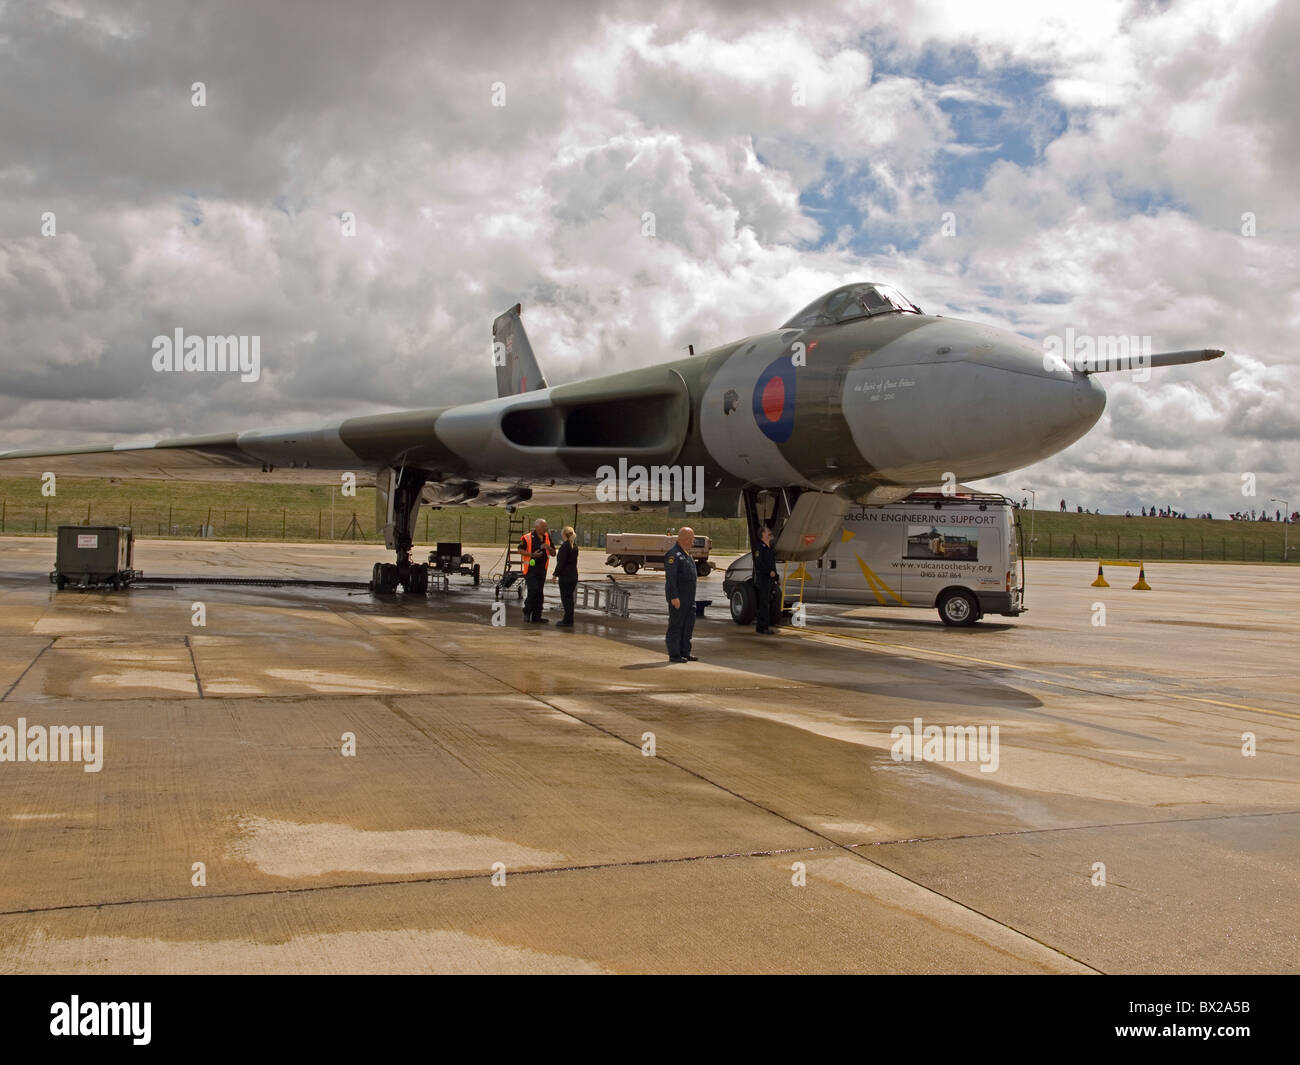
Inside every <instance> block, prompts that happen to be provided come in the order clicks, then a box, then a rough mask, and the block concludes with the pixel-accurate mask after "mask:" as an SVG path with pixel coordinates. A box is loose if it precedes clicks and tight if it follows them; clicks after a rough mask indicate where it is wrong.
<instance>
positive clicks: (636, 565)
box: [623, 561, 641, 577]
mask: <svg viewBox="0 0 1300 1065" xmlns="http://www.w3.org/2000/svg"><path fill="white" fill-rule="evenodd" d="M640 568H641V563H640V562H631V561H628V562H624V563H623V572H624V573H626V574H627V575H628V576H629V577H635V576H636V571H637V570H639V569H640Z"/></svg>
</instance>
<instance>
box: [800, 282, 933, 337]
mask: <svg viewBox="0 0 1300 1065" xmlns="http://www.w3.org/2000/svg"><path fill="white" fill-rule="evenodd" d="M899 313H902V314H920V313H921V308H920V307H918V306H917V305H916V304H915V303H913V302H912V301H911V300H909V299H907V298H906V297H904V296H903V294H902V293H901V292H899V291H898V289H896V288H894V286H893V285H881V284H877V283H876V282H874V281H866V282H862V281H860V282H858V283H857V284H856V285H845V286H843V287H842V288H837V289H835V290H834V291H831V292H828V293H826V294H825V295H824V296H820V297H818V298H817V299H815V300H813V302H812V303H810V304H808V306H807V307H805V308H804V309H803V310H802V311H800V312H799V313H798V314H796V315H795V316H794V317H793V318H791V319H790V320H789V321H788V322H786V323H785V324H784V325H783V326H781V328H782V329H811V328H812V327H813V326H818V325H839V324H840V323H841V322H850V321H853V320H854V319H857V318H874V317H875V316H876V315H878V314H899Z"/></svg>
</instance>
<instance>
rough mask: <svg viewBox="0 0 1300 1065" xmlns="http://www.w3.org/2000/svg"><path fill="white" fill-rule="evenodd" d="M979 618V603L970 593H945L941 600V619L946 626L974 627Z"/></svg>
mask: <svg viewBox="0 0 1300 1065" xmlns="http://www.w3.org/2000/svg"><path fill="white" fill-rule="evenodd" d="M979 616H980V607H979V603H978V602H976V601H975V597H974V596H973V595H971V594H970V592H964V591H953V592H945V593H944V594H943V596H942V597H941V598H940V599H939V617H940V618H941V619H942V620H943V623H944V624H945V625H960V626H966V625H974V624H975V622H976V621H978V620H979Z"/></svg>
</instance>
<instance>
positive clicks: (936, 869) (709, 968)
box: [0, 538, 1300, 973]
mask: <svg viewBox="0 0 1300 1065" xmlns="http://www.w3.org/2000/svg"><path fill="white" fill-rule="evenodd" d="M53 551H54V545H53V541H52V540H42V539H22V538H0V696H2V697H0V703H2V704H3V705H0V972H4V973H13V972H57V973H74V972H75V973H83V972H84V973H102V972H429V971H435V972H908V973H936V972H993V973H1027V972H1106V973H1124V972H1157V973H1177V972H1197V973H1199V972H1296V971H1300V932H1298V931H1297V930H1298V929H1300V757H1298V756H1300V694H1298V693H1297V684H1296V677H1297V673H1298V672H1300V670H1298V669H1297V667H1298V666H1300V607H1298V606H1297V593H1298V592H1300V576H1297V573H1300V571H1297V570H1294V569H1288V568H1286V567H1282V566H1213V565H1200V564H1181V563H1180V564H1155V565H1153V566H1150V567H1148V569H1147V579H1148V581H1149V582H1150V584H1151V586H1152V591H1149V592H1145V591H1134V590H1132V589H1131V588H1130V587H1129V585H1130V584H1131V583H1132V581H1131V579H1127V580H1126V579H1124V578H1125V577H1128V578H1131V577H1132V576H1133V574H1132V573H1131V572H1130V571H1117V572H1115V573H1112V572H1108V577H1109V578H1110V580H1111V584H1112V587H1111V588H1109V589H1097V588H1092V587H1090V586H1089V582H1090V581H1091V580H1092V578H1093V576H1094V575H1095V572H1096V569H1095V562H1094V563H1092V564H1091V566H1090V565H1089V564H1087V563H1082V562H1080V563H1071V562H1031V563H1030V565H1029V584H1028V589H1029V590H1028V605H1029V607H1030V612H1029V613H1027V614H1025V615H1023V616H1022V617H1020V618H1017V619H1006V618H995V617H990V618H988V619H986V620H985V621H984V622H982V623H981V624H979V625H978V626H975V627H974V628H972V629H948V628H945V627H944V626H942V625H941V624H940V622H939V619H938V617H937V615H936V614H935V613H934V612H933V611H923V610H908V611H903V610H886V609H879V608H868V609H861V610H848V609H846V608H835V607H810V608H809V616H808V625H807V626H806V627H804V628H795V627H790V626H787V627H785V628H783V629H781V630H780V632H779V635H777V636H775V637H771V638H764V637H758V636H756V635H755V634H754V633H753V630H752V629H746V628H741V627H739V626H737V625H735V624H733V623H732V621H731V620H730V618H729V617H728V615H727V611H726V603H725V601H724V598H723V595H722V589H721V584H722V575H721V572H718V573H716V574H714V575H713V576H711V577H709V578H708V579H707V580H705V581H703V582H702V583H701V585H700V588H701V598H712V600H713V605H712V606H711V607H709V608H708V609H707V611H706V616H705V617H704V618H703V619H701V620H700V621H699V622H697V625H696V643H695V653H696V654H697V655H698V656H699V657H700V659H701V661H699V662H696V663H689V664H681V665H670V664H669V663H668V661H667V657H666V654H665V651H664V644H663V631H664V620H665V613H664V606H663V593H662V576H661V575H656V574H641V575H638V576H637V577H634V578H628V577H625V576H623V575H622V573H621V572H619V573H617V574H616V578H617V580H618V582H619V584H620V585H621V586H623V587H625V588H628V589H631V590H632V591H633V596H632V612H631V616H630V617H627V618H618V617H607V616H605V615H604V614H602V613H599V612H596V611H592V610H589V611H586V612H583V611H580V612H579V616H578V623H577V625H576V627H575V628H574V629H573V630H571V631H566V630H562V629H561V630H557V629H556V628H555V626H554V624H551V625H547V626H533V625H526V624H523V623H522V617H521V612H520V609H519V606H520V604H519V601H518V600H517V599H516V598H514V593H513V590H512V591H510V592H507V593H506V596H505V603H506V609H505V622H506V624H505V625H504V626H502V627H496V626H494V625H493V624H492V617H493V609H494V593H493V589H492V588H491V586H490V585H489V584H488V583H487V582H485V583H484V584H483V585H482V586H481V587H480V588H478V589H474V588H472V587H471V586H470V583H469V581H468V579H466V578H457V577H453V578H452V581H451V587H450V590H449V591H447V592H446V593H439V592H435V593H433V594H431V595H429V596H428V597H427V598H419V599H413V598H407V597H404V596H401V595H399V596H396V597H392V598H389V599H387V600H380V599H376V598H375V597H372V596H371V595H369V594H368V593H365V592H360V591H348V590H345V589H335V588H298V587H242V586H210V585H198V584H186V583H184V582H183V581H176V582H174V583H172V584H170V585H167V584H164V585H159V586H150V587H138V588H133V589H131V590H129V591H127V592H123V593H117V594H113V593H108V592H99V591H64V592H59V593H56V592H55V591H54V589H53V587H52V586H51V585H50V584H49V582H48V579H47V574H48V572H49V570H50V568H51V567H52V564H53ZM476 554H478V555H479V557H480V561H481V562H484V563H485V565H484V569H485V572H486V571H488V570H489V569H490V568H492V562H493V560H495V559H496V558H498V557H499V555H500V549H499V548H498V549H496V550H495V551H493V550H492V549H490V548H483V549H481V550H479V551H476ZM385 558H386V556H385V554H384V552H383V551H382V549H380V548H376V547H374V546H373V545H372V546H365V545H361V546H353V545H340V544H330V545H280V544H233V543H201V544H196V543H192V542H190V543H168V542H154V541H145V542H142V543H140V544H139V545H138V546H137V555H136V565H137V566H138V567H139V568H140V569H142V570H144V571H145V572H146V573H148V574H149V575H151V576H156V577H163V576H172V575H186V576H199V575H210V576H240V575H246V576H262V577H297V578H304V579H317V580H319V579H332V580H363V579H365V577H366V576H367V575H368V574H369V570H370V566H371V564H372V563H373V562H375V561H383V560H385ZM723 561H724V562H725V559H724V560H723ZM601 562H603V555H601V554H600V553H599V552H597V551H595V550H589V551H587V552H585V553H584V555H583V563H584V580H590V581H591V582H593V583H607V576H606V573H607V571H606V570H605V568H604V567H603V566H602V565H601V564H600V563H601ZM1121 574H1122V575H1121ZM198 604H201V609H199V606H198ZM1098 604H1102V605H1104V608H1105V611H1104V622H1105V624H1098V623H1097V622H1098V620H1099V619H1101V618H1102V614H1101V611H1100V610H1099V609H1098ZM548 605H550V606H551V607H555V606H557V605H558V596H557V595H556V593H555V591H554V589H553V587H551V588H548ZM199 615H202V617H201V620H202V621H203V622H204V623H203V624H202V625H195V624H194V623H193V622H194V621H195V620H196V617H198V616H199ZM550 616H551V618H552V621H554V620H555V619H557V618H558V614H557V613H552V614H551V615H550ZM918 719H920V737H919V739H918V740H917V742H915V743H913V742H912V739H911V736H910V733H911V732H912V731H914V730H916V729H917V723H918ZM57 726H63V727H64V728H65V729H66V728H67V727H69V726H78V727H84V728H86V729H89V730H90V731H88V732H85V733H79V734H78V735H79V736H85V737H87V738H89V737H93V736H94V735H95V733H94V729H95V728H96V727H99V728H102V734H100V735H102V740H101V741H100V743H99V744H97V745H93V750H94V757H95V758H96V759H98V760H99V765H98V767H95V766H94V765H93V764H92V758H91V756H90V751H91V749H92V744H89V743H87V744H85V746H84V747H83V748H82V749H81V750H80V751H76V750H75V749H74V750H73V752H72V753H73V754H76V755H78V756H79V757H80V761H76V760H72V758H71V757H69V759H68V760H64V761H49V760H45V759H48V756H49V753H50V748H51V747H52V746H53V745H54V744H53V735H54V733H53V731H49V732H46V731H45V730H52V729H53V728H54V727H57ZM930 726H938V727H939V730H940V736H939V738H938V740H937V741H936V740H935V739H934V735H933V733H932V732H929V731H927V730H928V728H929V727H930ZM6 729H8V730H9V731H8V736H9V737H10V738H9V740H8V744H9V746H8V747H6V746H5V744H6V735H7V734H6V731H5V730H6ZM33 729H37V730H40V731H39V735H41V736H42V737H46V736H48V737H49V743H48V744H47V743H45V742H44V740H43V741H42V742H41V743H40V744H39V745H37V746H36V747H32V746H31V743H32V736H33V735H34V733H33ZM903 729H906V730H907V735H904V734H903V733H902V732H901V731H900V730H903ZM994 729H996V733H995V732H994ZM67 735H68V734H67V733H66V732H65V733H64V734H63V753H64V754H65V755H67V754H69V750H68V743H69V741H68V739H67ZM21 739H26V741H27V743H28V746H27V747H26V748H25V749H24V754H31V755H33V756H34V758H35V759H36V760H26V759H25V760H23V761H16V760H14V759H15V758H16V751H17V750H18V749H19V748H20V747H22V744H21V742H20V740H21ZM353 751H354V753H352V752H353ZM6 752H8V756H6ZM87 769H96V771H91V772H87V771H86V770H87Z"/></svg>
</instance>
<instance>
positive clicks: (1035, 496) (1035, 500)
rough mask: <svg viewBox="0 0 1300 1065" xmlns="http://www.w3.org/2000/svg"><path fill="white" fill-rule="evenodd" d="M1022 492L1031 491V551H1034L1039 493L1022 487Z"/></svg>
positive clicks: (1031, 552)
mask: <svg viewBox="0 0 1300 1065" xmlns="http://www.w3.org/2000/svg"><path fill="white" fill-rule="evenodd" d="M1020 490H1021V491H1022V492H1028V493H1029V553H1030V554H1031V555H1032V554H1033V553H1034V543H1035V541H1034V511H1036V510H1037V509H1038V493H1037V492H1035V491H1034V490H1033V489H1032V488H1022V489H1020Z"/></svg>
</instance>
